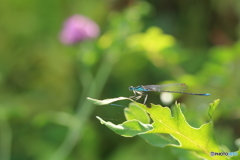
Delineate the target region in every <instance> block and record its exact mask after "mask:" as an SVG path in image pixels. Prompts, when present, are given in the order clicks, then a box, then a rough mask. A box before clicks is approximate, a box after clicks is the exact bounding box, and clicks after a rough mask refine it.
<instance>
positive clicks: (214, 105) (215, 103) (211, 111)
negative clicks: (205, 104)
mask: <svg viewBox="0 0 240 160" xmlns="http://www.w3.org/2000/svg"><path fill="white" fill-rule="evenodd" d="M219 102H220V99H217V100H215V101H214V102H213V103H211V104H210V106H209V108H208V115H209V116H210V118H211V119H212V117H213V112H214V110H215V108H216V107H217V106H218V104H219Z"/></svg>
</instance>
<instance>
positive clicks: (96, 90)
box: [50, 54, 114, 160]
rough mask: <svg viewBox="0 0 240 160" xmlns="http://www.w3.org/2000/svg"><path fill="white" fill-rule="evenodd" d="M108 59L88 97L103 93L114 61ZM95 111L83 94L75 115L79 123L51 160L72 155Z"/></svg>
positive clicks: (70, 131)
mask: <svg viewBox="0 0 240 160" xmlns="http://www.w3.org/2000/svg"><path fill="white" fill-rule="evenodd" d="M106 56H107V57H106V58H105V60H104V61H103V62H102V64H101V66H100V68H99V70H98V72H97V75H96V78H95V79H94V80H93V81H92V83H91V85H90V88H89V91H88V93H87V96H90V97H98V96H99V95H100V93H101V92H102V89H103V87H104V85H105V83H106V80H107V78H108V76H109V74H110V72H111V69H112V66H113V64H114V61H112V62H111V61H108V54H107V55H106ZM83 98H84V100H83V101H82V99H83ZM93 109H94V105H93V104H92V103H91V102H90V101H88V100H86V95H85V94H82V96H81V98H80V101H79V104H78V110H77V112H76V113H75V116H76V118H78V120H79V121H78V123H73V124H71V125H70V126H69V131H68V133H67V135H66V137H65V139H64V140H63V142H62V144H61V145H60V146H59V148H58V149H57V150H56V152H55V153H54V154H53V155H52V156H51V157H50V160H64V159H66V157H67V156H68V155H69V154H70V152H71V151H72V149H73V148H74V146H75V145H76V144H77V143H78V142H79V140H80V138H81V136H82V135H83V131H84V124H85V123H86V121H87V120H88V118H89V116H90V115H91V113H92V110H93Z"/></svg>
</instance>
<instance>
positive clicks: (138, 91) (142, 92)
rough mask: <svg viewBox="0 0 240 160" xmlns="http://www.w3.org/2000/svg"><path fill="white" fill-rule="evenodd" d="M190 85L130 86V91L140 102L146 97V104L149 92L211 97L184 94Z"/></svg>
mask: <svg viewBox="0 0 240 160" xmlns="http://www.w3.org/2000/svg"><path fill="white" fill-rule="evenodd" d="M187 88H188V85H187V84H185V83H171V84H162V85H141V86H137V87H133V86H130V87H129V90H130V91H133V93H134V96H131V98H133V99H135V100H138V99H140V98H141V97H143V96H145V99H144V103H143V104H145V103H146V101H147V98H148V94H147V92H151V91H154V92H169V93H181V94H189V95H196V96H210V94H209V93H187V92H184V91H185V90H187Z"/></svg>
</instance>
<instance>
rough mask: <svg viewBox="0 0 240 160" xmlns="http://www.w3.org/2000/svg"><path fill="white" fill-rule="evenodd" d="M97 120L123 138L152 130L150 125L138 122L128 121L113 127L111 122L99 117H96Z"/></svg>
mask: <svg viewBox="0 0 240 160" xmlns="http://www.w3.org/2000/svg"><path fill="white" fill-rule="evenodd" d="M97 119H99V120H100V122H101V123H102V124H104V125H106V126H107V127H108V128H109V129H111V130H112V131H114V132H115V133H117V134H119V135H121V136H124V137H132V136H136V135H138V134H142V133H145V132H147V131H150V130H152V129H153V128H152V125H150V124H143V123H142V122H140V121H138V120H130V121H126V122H124V123H123V124H119V125H115V124H113V123H112V122H105V121H104V120H102V119H101V118H100V117H97Z"/></svg>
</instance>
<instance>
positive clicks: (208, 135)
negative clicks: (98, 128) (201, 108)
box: [97, 100, 227, 160]
mask: <svg viewBox="0 0 240 160" xmlns="http://www.w3.org/2000/svg"><path fill="white" fill-rule="evenodd" d="M218 103H219V100H216V101H214V102H213V103H212V104H210V108H209V116H212V115H213V111H214V109H215V108H216V106H217V105H218ZM140 108H141V109H140ZM124 112H125V116H126V118H127V121H126V122H124V123H122V124H119V125H115V124H113V123H111V122H105V121H103V120H102V119H101V118H99V117H97V118H98V119H99V120H100V121H101V123H102V124H104V125H106V126H107V127H108V128H110V129H111V130H113V131H114V132H115V133H117V134H119V135H122V136H125V137H132V136H136V135H139V136H140V137H141V138H143V139H145V140H146V141H147V142H149V143H150V144H152V145H154V146H158V147H164V146H173V147H177V148H181V149H185V150H189V151H195V153H197V155H198V156H199V157H202V158H205V159H209V160H225V159H226V158H227V157H224V156H210V152H222V151H221V150H220V147H219V146H218V144H217V141H216V139H215V137H214V131H213V121H212V120H211V121H210V122H209V123H205V124H203V125H201V126H200V127H199V128H194V127H192V126H190V125H189V124H188V122H187V121H186V119H185V116H184V115H183V113H182V110H181V108H180V105H179V104H176V105H175V106H174V108H173V113H172V112H171V110H170V108H168V107H162V106H160V105H154V104H151V107H150V108H148V107H146V106H145V105H143V104H140V103H131V104H130V107H129V109H125V111H124ZM146 112H147V113H148V114H149V115H150V117H151V119H152V121H153V123H152V124H144V123H150V120H149V116H148V114H146ZM192 155H194V154H192Z"/></svg>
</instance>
